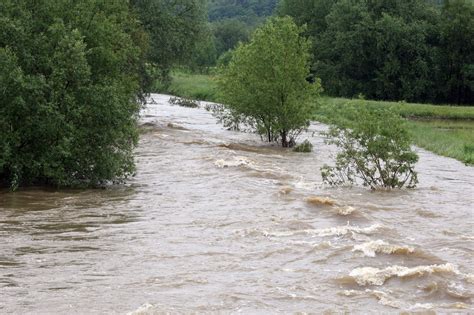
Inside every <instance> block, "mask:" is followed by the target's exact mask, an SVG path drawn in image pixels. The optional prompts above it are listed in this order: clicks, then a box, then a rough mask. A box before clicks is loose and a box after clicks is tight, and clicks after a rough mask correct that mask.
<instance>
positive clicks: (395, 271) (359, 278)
mask: <svg viewBox="0 0 474 315" xmlns="http://www.w3.org/2000/svg"><path fill="white" fill-rule="evenodd" d="M433 273H454V274H459V271H458V269H457V268H456V266H454V265H453V264H450V263H447V264H444V265H430V266H417V267H413V268H409V267H403V266H396V265H395V266H390V267H387V268H385V269H379V268H373V267H362V268H356V269H354V270H352V271H351V273H350V274H349V277H351V278H352V279H353V280H354V281H355V282H356V283H357V284H358V285H360V286H365V285H383V284H384V283H385V281H386V280H387V279H390V278H392V277H399V278H405V277H412V276H422V275H425V274H433Z"/></svg>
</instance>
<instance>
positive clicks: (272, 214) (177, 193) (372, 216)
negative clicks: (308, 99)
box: [0, 95, 474, 314]
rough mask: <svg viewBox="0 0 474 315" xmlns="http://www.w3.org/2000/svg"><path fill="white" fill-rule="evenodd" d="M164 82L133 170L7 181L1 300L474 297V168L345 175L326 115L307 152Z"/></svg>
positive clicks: (336, 307) (444, 307) (94, 304)
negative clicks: (102, 185)
mask: <svg viewBox="0 0 474 315" xmlns="http://www.w3.org/2000/svg"><path fill="white" fill-rule="evenodd" d="M152 98H153V99H154V102H152V103H151V104H149V105H148V106H147V108H146V109H145V110H144V111H143V113H142V118H141V122H142V123H146V127H144V129H146V130H145V132H143V134H142V136H141V140H140V144H139V146H138V148H137V150H136V157H137V167H138V171H137V175H136V177H134V178H133V179H132V180H130V181H128V182H127V184H126V185H122V186H117V187H110V188H108V189H105V190H82V191H75V190H62V191H52V190H45V189H40V188H36V189H23V190H20V191H18V192H15V193H6V192H1V193H0V313H1V314H10V313H13V314H127V313H130V314H155V313H163V312H169V313H189V312H193V313H196V312H197V313H211V312H212V313H238V312H240V313H244V314H248V313H252V314H253V313H294V312H307V313H324V312H325V313H327V314H332V313H336V314H338V313H343V312H349V313H354V314H359V313H360V314H367V313H374V314H379V313H394V314H398V313H401V312H408V313H410V312H414V313H416V312H427V313H430V312H436V313H439V314H445V313H466V314H467V313H470V312H473V311H474V309H473V304H472V299H473V289H474V275H473V273H474V270H473V269H474V264H473V242H474V233H473V227H474V222H473V221H474V215H473V194H474V190H473V189H474V188H473V184H474V182H473V178H474V168H472V167H467V166H464V165H463V164H462V163H460V162H457V161H455V160H453V159H449V158H444V157H440V156H437V155H434V154H432V153H429V152H426V151H423V150H418V152H419V154H420V162H419V163H418V164H417V170H418V172H419V177H420V184H419V186H418V188H417V189H415V190H402V191H392V192H381V191H379V192H372V191H369V190H367V189H363V188H330V187H326V186H324V185H322V183H321V176H320V173H319V168H320V167H321V166H322V165H323V164H324V163H327V162H329V161H330V155H331V154H333V153H334V149H333V148H331V147H328V146H327V145H325V144H324V141H323V137H322V136H321V135H320V132H321V131H324V130H325V128H326V127H325V126H324V125H321V124H313V125H311V127H310V130H309V132H308V133H307V134H305V135H304V136H303V138H302V139H304V138H308V139H309V140H310V141H312V143H313V144H314V147H315V152H313V153H311V154H299V153H293V152H290V151H285V150H282V149H279V148H275V147H271V146H268V145H265V144H262V143H261V142H260V140H259V139H258V138H257V137H256V136H255V135H252V134H246V133H237V132H231V131H227V130H225V129H223V128H221V127H220V126H219V125H217V124H216V122H215V119H214V118H213V117H212V116H211V115H210V114H209V113H208V112H206V111H205V110H204V109H188V108H182V107H178V106H170V105H169V104H168V103H167V100H168V98H169V97H168V96H165V95H152ZM314 197H326V198H330V199H332V200H334V201H335V202H336V204H335V205H332V206H331V205H320V204H318V203H317V202H308V200H309V201H314Z"/></svg>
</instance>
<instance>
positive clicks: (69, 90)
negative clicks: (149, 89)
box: [0, 0, 146, 188]
mask: <svg viewBox="0 0 474 315" xmlns="http://www.w3.org/2000/svg"><path fill="white" fill-rule="evenodd" d="M0 29H2V32H0V86H1V88H0V135H1V136H0V139H1V140H0V178H2V181H4V182H5V183H6V184H8V185H10V186H11V187H12V188H16V187H17V186H19V185H28V184H36V183H45V184H53V185H58V186H72V185H97V184H101V183H104V182H106V181H115V180H120V179H122V178H125V177H126V176H128V175H131V174H132V173H133V171H134V163H133V156H132V149H133V147H134V145H135V144H136V142H137V128H136V119H137V115H138V111H139V108H140V105H139V103H138V97H139V94H138V93H139V91H140V83H141V81H140V79H141V78H140V75H141V73H142V70H143V67H144V66H143V62H142V57H143V54H144V49H145V46H146V41H145V40H144V39H145V38H146V36H145V34H144V33H143V32H142V30H141V29H140V27H139V25H138V24H137V22H136V19H135V18H134V17H133V16H132V15H131V14H130V11H129V7H128V4H126V3H125V2H112V1H110V2H104V1H98V0H87V1H86V0H84V1H72V0H54V1H53V0H42V1H34V2H31V1H26V0H15V1H13V0H3V1H2V2H1V3H0Z"/></svg>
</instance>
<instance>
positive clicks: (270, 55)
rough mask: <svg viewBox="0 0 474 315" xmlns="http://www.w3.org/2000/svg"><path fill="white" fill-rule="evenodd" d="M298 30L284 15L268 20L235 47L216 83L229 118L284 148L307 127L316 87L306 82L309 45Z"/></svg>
mask: <svg viewBox="0 0 474 315" xmlns="http://www.w3.org/2000/svg"><path fill="white" fill-rule="evenodd" d="M301 32H302V29H301V28H298V27H297V26H296V25H295V24H294V23H293V21H292V20H291V18H289V17H286V18H273V19H270V20H269V21H267V22H266V23H265V24H264V25H263V26H262V27H260V28H258V29H257V31H256V32H255V33H254V35H253V37H252V39H251V41H250V43H248V44H241V45H240V46H239V47H238V48H237V49H236V51H235V52H234V53H233V56H232V60H231V62H230V63H229V65H228V66H227V67H226V68H224V69H223V72H222V76H221V78H220V80H219V81H218V87H219V92H220V93H221V99H220V100H221V101H222V102H223V104H225V106H226V108H227V109H228V111H229V112H230V114H231V115H230V116H231V117H232V118H233V119H234V120H239V121H242V122H245V123H247V124H250V126H251V127H252V128H253V129H254V130H255V131H256V132H257V133H259V134H260V135H262V136H263V137H265V139H266V140H268V141H269V142H272V141H280V143H281V144H282V146H284V147H288V146H291V145H292V144H293V143H294V140H295V138H296V137H297V136H298V134H299V133H300V132H301V130H302V129H304V128H305V127H307V126H308V124H309V118H310V115H311V105H310V100H311V98H312V97H314V96H315V95H316V92H317V90H318V88H319V84H318V83H315V84H311V83H309V82H307V81H306V78H307V77H308V75H309V68H308V61H309V52H308V50H309V47H310V43H309V41H307V40H305V39H303V38H302V37H301V36H300V34H301Z"/></svg>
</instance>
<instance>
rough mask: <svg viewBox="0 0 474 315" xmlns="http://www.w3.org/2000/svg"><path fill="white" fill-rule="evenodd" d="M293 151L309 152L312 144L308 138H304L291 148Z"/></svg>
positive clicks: (311, 149)
mask: <svg viewBox="0 0 474 315" xmlns="http://www.w3.org/2000/svg"><path fill="white" fill-rule="evenodd" d="M293 151H294V152H303V153H309V152H311V151H313V144H312V143H311V142H309V141H308V140H305V141H303V142H301V143H300V144H298V145H296V146H295V147H294V148H293Z"/></svg>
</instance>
